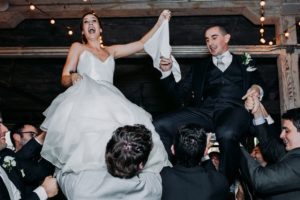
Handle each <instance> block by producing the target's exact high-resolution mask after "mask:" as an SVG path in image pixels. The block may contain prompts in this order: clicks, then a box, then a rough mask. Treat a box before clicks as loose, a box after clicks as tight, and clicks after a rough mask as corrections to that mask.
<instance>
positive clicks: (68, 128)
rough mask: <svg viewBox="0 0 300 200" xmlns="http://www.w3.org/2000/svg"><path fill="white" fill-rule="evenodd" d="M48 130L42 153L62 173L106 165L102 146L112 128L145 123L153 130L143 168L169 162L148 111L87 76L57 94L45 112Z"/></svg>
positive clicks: (154, 168)
mask: <svg viewBox="0 0 300 200" xmlns="http://www.w3.org/2000/svg"><path fill="white" fill-rule="evenodd" d="M44 115H45V117H46V118H45V120H44V122H43V123H42V125H41V129H42V130H45V131H47V135H46V138H45V141H44V145H43V149H42V152H41V155H42V156H43V157H44V158H45V159H47V160H48V161H50V162H51V163H53V164H54V165H55V166H56V167H57V168H58V169H59V170H61V172H62V173H64V172H75V173H78V172H80V171H84V170H103V167H104V168H105V166H106V165H105V155H104V154H105V149H106V144H107V142H108V140H109V139H110V138H111V135H112V133H113V131H114V130H115V129H116V128H118V127H120V126H124V125H133V124H144V125H145V126H146V127H147V128H148V129H150V130H151V131H152V138H153V142H154V145H153V149H152V151H151V153H150V156H149V160H148V161H147V163H146V166H145V170H149V171H152V172H157V173H159V172H160V170H161V169H162V167H164V166H166V165H170V163H169V161H168V156H167V153H166V151H165V149H164V146H163V144H162V142H161V140H160V138H159V135H158V134H157V133H156V132H155V130H154V127H153V125H152V121H151V115H150V114H149V113H147V112H146V111H145V110H143V109H142V108H140V107H138V106H137V105H135V104H133V103H132V102H130V101H129V100H128V99H127V98H126V97H125V96H124V95H123V94H122V93H121V92H120V91H119V90H118V89H117V88H116V87H115V86H113V84H112V83H109V82H105V81H100V82H96V81H94V80H93V79H91V78H89V77H88V76H85V75H84V76H83V79H82V80H81V81H80V82H78V83H76V84H75V85H73V86H71V87H70V88H68V89H67V90H66V91H65V92H64V93H62V94H60V95H59V96H57V97H56V98H55V99H54V100H53V102H52V103H51V105H50V106H49V107H48V108H47V110H46V111H45V112H44Z"/></svg>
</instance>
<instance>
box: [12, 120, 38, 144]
mask: <svg viewBox="0 0 300 200" xmlns="http://www.w3.org/2000/svg"><path fill="white" fill-rule="evenodd" d="M25 125H30V126H33V127H35V129H36V131H37V132H39V129H38V128H36V126H35V125H33V124H31V123H26V122H21V123H17V124H15V125H14V126H13V127H12V128H11V131H10V135H9V136H10V140H11V142H12V143H13V145H14V147H16V142H15V140H14V134H18V135H20V136H21V137H23V134H22V131H23V129H24V128H25Z"/></svg>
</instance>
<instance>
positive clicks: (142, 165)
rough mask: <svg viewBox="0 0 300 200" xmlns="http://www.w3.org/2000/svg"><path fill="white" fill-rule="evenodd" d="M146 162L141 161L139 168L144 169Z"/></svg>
mask: <svg viewBox="0 0 300 200" xmlns="http://www.w3.org/2000/svg"><path fill="white" fill-rule="evenodd" d="M144 167H145V166H144V163H143V162H140V164H139V170H143V169H144Z"/></svg>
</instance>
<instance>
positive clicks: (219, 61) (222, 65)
mask: <svg viewBox="0 0 300 200" xmlns="http://www.w3.org/2000/svg"><path fill="white" fill-rule="evenodd" d="M216 58H217V67H218V68H219V69H220V70H221V71H224V69H225V63H224V62H223V60H222V59H223V58H224V56H217V57H216Z"/></svg>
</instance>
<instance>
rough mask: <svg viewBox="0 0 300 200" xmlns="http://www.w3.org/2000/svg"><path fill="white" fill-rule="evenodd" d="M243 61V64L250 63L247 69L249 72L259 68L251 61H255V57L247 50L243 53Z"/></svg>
mask: <svg viewBox="0 0 300 200" xmlns="http://www.w3.org/2000/svg"><path fill="white" fill-rule="evenodd" d="M242 61H243V62H242V64H243V65H248V67H247V69H246V71H247V72H253V71H255V70H256V69H257V68H256V67H254V65H251V63H253V62H252V61H253V59H252V58H251V55H250V54H249V53H246V52H245V53H244V54H243V55H242Z"/></svg>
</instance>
